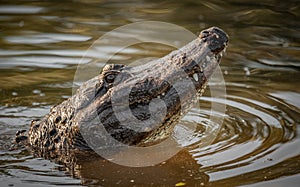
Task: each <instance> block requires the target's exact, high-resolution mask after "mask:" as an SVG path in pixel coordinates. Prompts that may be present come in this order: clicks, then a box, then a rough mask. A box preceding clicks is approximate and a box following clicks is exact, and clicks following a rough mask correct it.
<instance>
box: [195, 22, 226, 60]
mask: <svg viewBox="0 0 300 187" xmlns="http://www.w3.org/2000/svg"><path fill="white" fill-rule="evenodd" d="M199 38H201V39H203V40H204V42H208V45H209V48H210V49H211V51H212V52H214V53H216V54H217V53H219V52H221V51H222V50H223V49H224V48H225V47H226V46H227V42H228V35H227V34H226V33H225V32H224V31H223V30H222V29H220V28H218V27H211V28H209V29H206V30H204V31H202V32H201V33H200V35H199Z"/></svg>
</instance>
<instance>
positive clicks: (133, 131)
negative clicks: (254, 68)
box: [29, 27, 228, 150]
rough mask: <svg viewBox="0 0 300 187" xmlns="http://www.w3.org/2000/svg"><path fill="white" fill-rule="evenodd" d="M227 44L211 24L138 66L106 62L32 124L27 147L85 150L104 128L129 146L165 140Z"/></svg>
mask: <svg viewBox="0 0 300 187" xmlns="http://www.w3.org/2000/svg"><path fill="white" fill-rule="evenodd" d="M227 42H228V36H227V35H226V33H225V32H224V31H222V30H221V29H219V28H217V27H212V28H209V29H207V30H204V31H202V32H201V34H200V35H199V37H197V38H196V39H195V40H194V41H192V42H190V43H189V44H188V45H186V46H184V47H183V48H181V49H179V50H176V51H173V52H171V53H170V54H168V55H167V56H165V57H163V58H161V59H158V60H154V61H151V62H149V63H147V64H144V65H140V66H136V67H128V66H124V65H115V64H114V65H106V66H105V67H104V68H103V70H102V73H101V74H100V75H99V76H97V77H95V78H93V79H91V80H89V81H87V82H86V83H84V84H83V85H82V86H81V87H80V88H79V89H78V90H77V93H76V94H75V95H74V96H72V97H71V98H69V99H68V100H66V101H64V102H63V103H61V104H60V105H57V106H55V107H53V108H52V109H51V111H50V113H49V114H48V115H46V116H45V117H44V118H43V119H41V120H39V121H34V122H33V123H32V125H31V128H30V130H29V143H30V145H31V146H32V147H35V148H39V149H41V148H42V149H44V150H53V149H64V148H70V147H79V148H87V147H89V145H88V144H89V143H87V142H92V141H93V140H91V141H90V140H88V141H86V139H87V138H89V137H91V139H97V138H98V140H99V141H100V140H101V141H108V140H106V139H105V138H103V136H102V135H99V133H98V132H100V131H103V130H104V131H105V132H107V134H109V135H110V137H112V138H113V139H114V140H116V141H118V142H122V143H124V144H127V145H137V146H145V145H148V144H154V143H157V142H160V141H162V140H164V139H165V138H167V137H168V136H169V135H170V134H171V133H172V129H173V127H174V126H175V124H176V122H177V121H178V120H179V119H180V117H182V116H183V115H184V114H185V113H186V112H187V111H188V110H189V109H190V108H191V107H192V106H193V104H194V103H195V102H196V101H197V98H198V97H199V96H201V94H202V93H203V92H204V89H205V86H206V83H207V81H208V79H209V78H210V77H211V75H212V74H213V72H214V70H215V69H216V67H217V66H218V64H219V62H220V59H221V57H222V53H223V51H224V49H225V48H226V46H227ZM85 132H88V133H87V134H88V135H87V134H85ZM83 134H85V135H83Z"/></svg>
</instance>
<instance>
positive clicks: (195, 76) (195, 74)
mask: <svg viewBox="0 0 300 187" xmlns="http://www.w3.org/2000/svg"><path fill="white" fill-rule="evenodd" d="M193 78H194V79H195V81H196V82H198V80H199V79H198V75H197V73H194V74H193Z"/></svg>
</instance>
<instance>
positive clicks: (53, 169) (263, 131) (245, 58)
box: [0, 0, 300, 186]
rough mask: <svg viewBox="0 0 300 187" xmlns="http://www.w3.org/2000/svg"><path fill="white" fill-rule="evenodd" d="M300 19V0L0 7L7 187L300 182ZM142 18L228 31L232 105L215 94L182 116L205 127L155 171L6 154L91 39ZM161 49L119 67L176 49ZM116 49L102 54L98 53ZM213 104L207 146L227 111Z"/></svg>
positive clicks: (1, 139) (61, 93)
mask: <svg viewBox="0 0 300 187" xmlns="http://www.w3.org/2000/svg"><path fill="white" fill-rule="evenodd" d="M299 12H300V10H299V2H298V1H296V0H294V1H293V0H288V1H277V0H268V1H264V2H261V1H236V0H229V1H218V0H213V1H184V2H183V1H182V2H181V1H180V2H179V1H178V2H177V1H163V2H162V1H155V0H152V1H108V2H105V1H103V2H98V1H74V2H55V3H54V2H52V1H41V2H38V1H35V2H22V1H20V2H17V1H7V2H2V3H1V5H0V30H1V32H0V36H1V39H0V44H1V49H0V72H1V74H0V76H1V78H0V85H1V87H0V91H1V95H0V98H1V99H0V133H1V136H0V147H1V149H0V154H1V157H0V159H1V170H0V171H1V182H0V183H1V186H2V185H12V184H14V185H20V184H21V183H22V186H24V185H25V186H26V185H27V186H32V185H37V186H39V185H40V183H42V184H44V185H82V184H84V185H93V184H95V185H97V184H100V185H105V186H112V185H121V186H124V185H127V186H132V185H153V186H157V185H162V184H165V185H167V186H175V185H176V184H177V185H187V186H203V185H207V186H221V185H223V186H237V185H250V186H253V185H255V186H274V185H277V186H297V185H298V184H299V182H300V177H299V173H300V170H299V168H300V159H299V158H300V150H299V143H300V138H299V129H300V127H299V125H300V103H299V101H300V90H299V86H300V84H299V82H300V73H299V67H300V53H299V50H300V48H299V46H300V35H299V26H300V25H299ZM143 20H157V21H165V22H170V23H174V24H178V25H180V26H183V27H185V28H187V29H189V30H191V31H192V32H194V33H197V32H199V31H200V30H202V29H204V28H207V27H210V26H212V25H215V26H218V27H220V28H222V29H224V30H225V31H226V32H227V33H228V34H229V36H230V45H229V47H228V49H227V55H226V56H225V58H223V61H222V65H221V68H222V71H223V76H224V78H225V81H226V89H227V99H226V100H224V99H221V98H211V97H210V93H209V90H208V92H206V94H205V96H204V97H202V98H201V99H200V103H201V106H200V108H194V109H193V110H192V111H191V112H190V113H189V114H188V115H187V116H185V117H184V119H183V120H182V122H181V123H182V124H195V123H197V125H198V126H199V127H198V129H199V131H198V132H195V133H194V134H193V135H192V138H190V139H188V140H180V141H181V142H180V143H181V144H182V145H183V146H184V147H185V149H184V150H183V151H181V152H180V153H178V154H177V155H176V156H175V157H173V158H171V159H170V160H168V161H166V162H164V163H161V164H159V165H157V166H154V167H147V168H127V167H122V166H118V165H115V164H113V163H110V162H109V161H106V160H103V159H99V158H97V157H96V156H95V157H91V158H93V159H89V160H86V159H77V161H75V163H74V165H73V167H71V168H70V167H69V168H68V167H67V168H65V167H63V166H62V165H58V164H55V163H54V162H49V161H48V160H45V159H40V158H35V157H34V156H33V155H32V153H30V152H29V151H26V150H15V151H8V149H7V148H8V147H9V144H10V141H11V140H12V137H13V135H14V133H15V132H16V130H18V129H27V128H28V125H29V124H30V121H31V120H32V119H35V118H40V117H41V116H43V115H44V114H46V113H47V112H48V111H49V108H50V107H51V106H52V105H54V104H57V103H59V102H61V101H62V100H64V99H66V98H68V97H70V95H71V91H72V90H71V89H72V85H73V83H72V82H73V76H74V73H75V70H76V66H77V64H78V63H79V61H80V60H81V57H82V56H83V55H84V54H85V50H86V49H88V47H89V46H90V45H91V44H92V42H93V41H95V40H96V39H97V38H98V37H100V36H101V35H103V34H104V33H106V32H108V31H110V30H112V29H114V28H116V27H119V26H122V25H124V24H127V23H132V22H135V21H143ZM119 34H120V36H121V37H122V35H124V36H126V35H128V34H134V33H119ZM157 46H158V45H155V44H146V45H145V44H141V45H135V46H131V47H129V48H127V49H126V50H124V51H121V52H120V53H118V54H116V55H115V56H114V57H113V58H112V59H111V62H112V63H122V64H129V63H131V62H133V61H135V60H137V59H141V58H146V57H160V56H162V55H164V54H167V53H168V52H169V51H170V50H172V48H169V47H166V46H159V47H157ZM114 47H115V46H114V45H113V44H111V45H110V46H107V47H105V48H104V49H101V51H102V52H103V53H101V55H103V56H104V55H108V54H109V53H110V52H111V50H113V48H114ZM96 58H97V59H96ZM93 60H97V61H99V63H101V58H99V54H90V56H87V58H86V61H84V62H83V63H88V62H90V61H93ZM212 102H216V103H223V104H226V105H227V110H226V114H225V116H224V122H223V124H222V129H221V132H220V133H219V135H218V137H217V138H216V139H215V141H214V142H213V143H212V144H211V145H208V146H201V138H203V137H204V136H203V130H204V129H205V128H206V127H209V126H215V125H216V124H213V122H212V121H211V120H210V116H218V115H219V114H218V113H217V111H211V110H210V106H211V103H212ZM198 123H199V124H198ZM178 128H179V129H180V128H181V129H182V127H181V126H178ZM69 157H70V158H71V157H72V155H69ZM71 176H73V177H71Z"/></svg>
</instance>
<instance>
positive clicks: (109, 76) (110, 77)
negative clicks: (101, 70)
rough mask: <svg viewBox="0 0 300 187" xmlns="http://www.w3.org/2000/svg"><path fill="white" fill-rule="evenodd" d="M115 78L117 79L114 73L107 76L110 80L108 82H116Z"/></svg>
mask: <svg viewBox="0 0 300 187" xmlns="http://www.w3.org/2000/svg"><path fill="white" fill-rule="evenodd" d="M114 79H115V75H113V74H110V75H107V76H106V82H108V83H112V82H114Z"/></svg>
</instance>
